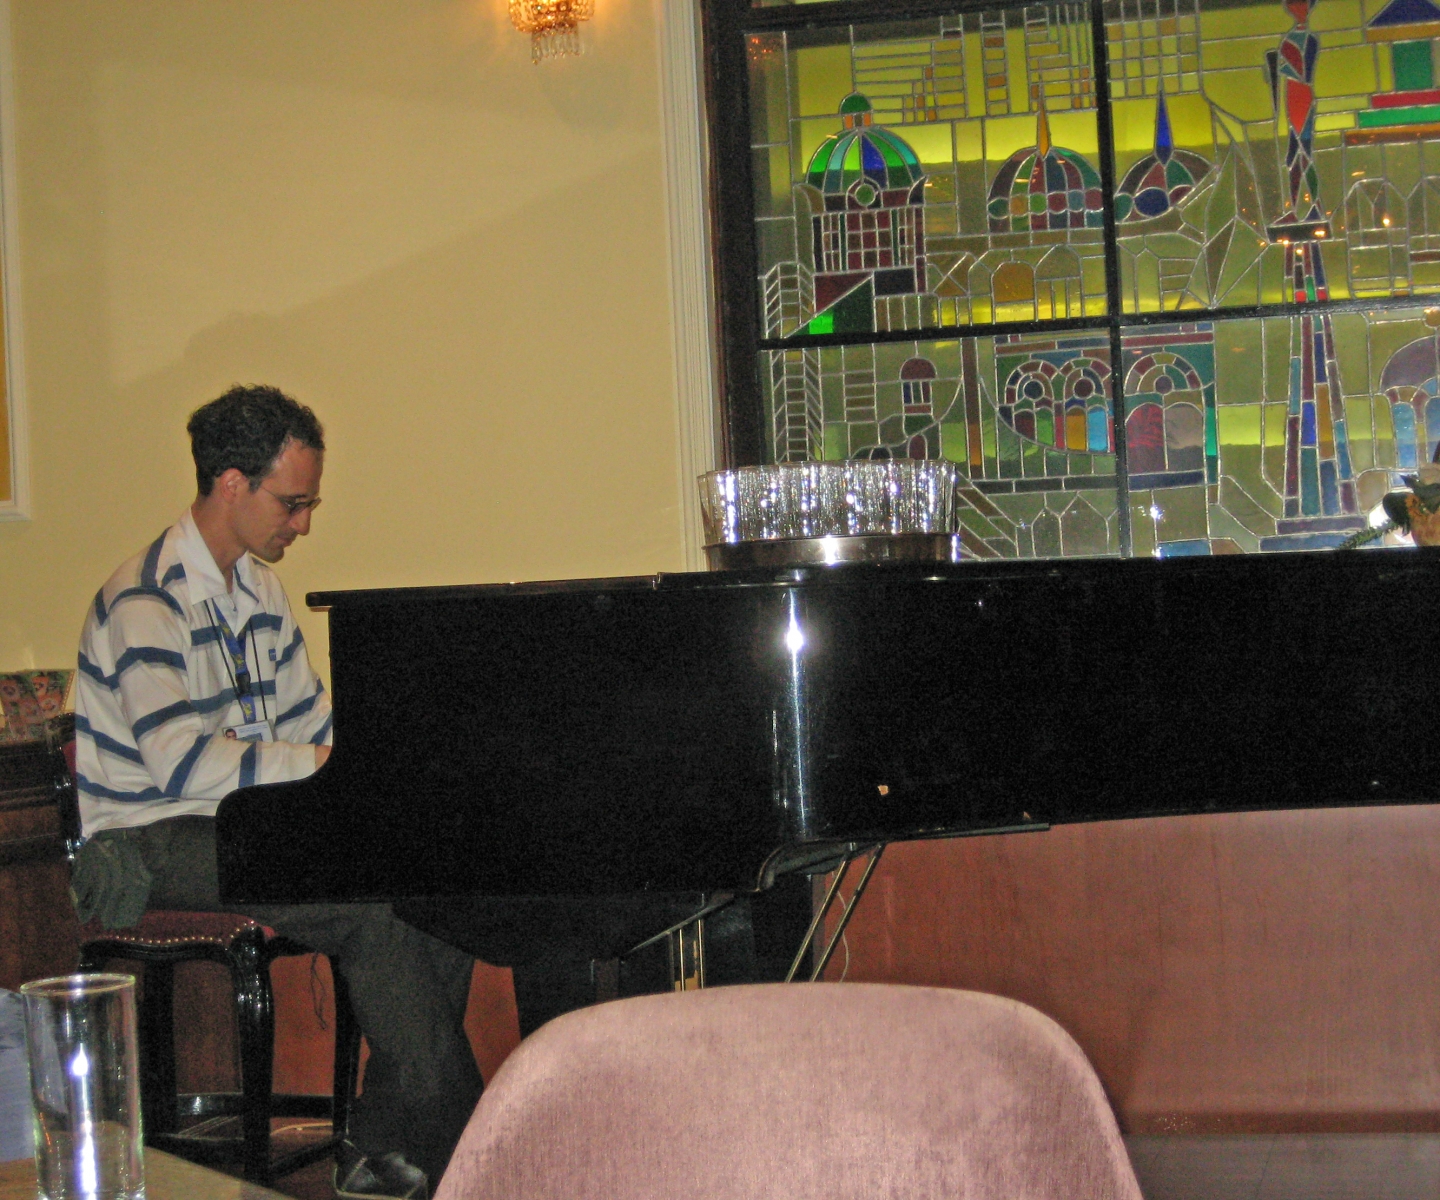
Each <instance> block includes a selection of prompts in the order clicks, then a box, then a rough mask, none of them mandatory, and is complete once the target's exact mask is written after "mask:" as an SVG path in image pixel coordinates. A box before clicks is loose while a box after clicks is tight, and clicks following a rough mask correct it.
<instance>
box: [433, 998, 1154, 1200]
mask: <svg viewBox="0 0 1440 1200" xmlns="http://www.w3.org/2000/svg"><path fill="white" fill-rule="evenodd" d="M771 1196H774V1197H787V1198H796V1200H809V1198H814V1200H821V1198H822V1197H823V1198H825V1200H837V1198H843V1197H857V1198H858V1197H865V1198H867V1200H876V1198H879V1197H930V1196H936V1197H940V1196H944V1197H965V1198H966V1200H1039V1198H1041V1197H1046V1198H1054V1200H1140V1193H1139V1189H1138V1187H1137V1186H1136V1183H1135V1177H1134V1174H1133V1173H1132V1171H1131V1169H1130V1164H1129V1160H1128V1158H1127V1157H1126V1153H1125V1148H1124V1145H1123V1144H1122V1142H1121V1140H1120V1134H1119V1130H1118V1129H1117V1127H1116V1124H1115V1119H1114V1116H1113V1115H1112V1113H1111V1110H1110V1106H1109V1104H1108V1103H1107V1102H1106V1099H1105V1096H1104V1093H1103V1091H1102V1089H1101V1086H1100V1082H1099V1080H1098V1079H1097V1078H1096V1076H1095V1073H1094V1071H1093V1070H1092V1069H1091V1067H1090V1064H1089V1063H1088V1062H1087V1061H1086V1059H1085V1056H1084V1054H1083V1053H1082V1052H1081V1050H1080V1048H1079V1047H1078V1046H1077V1045H1076V1044H1075V1042H1074V1041H1073V1040H1072V1039H1071V1038H1070V1036H1069V1035H1068V1034H1066V1033H1065V1031H1064V1030H1062V1029H1061V1028H1060V1027H1059V1026H1058V1025H1056V1024H1055V1023H1054V1022H1053V1021H1051V1020H1050V1019H1049V1018H1048V1017H1046V1016H1044V1015H1042V1014H1041V1013H1039V1012H1037V1011H1035V1010H1034V1009H1032V1008H1028V1007H1026V1006H1025V1005H1023V1004H1019V1003H1017V1002H1015V1001H1013V1000H1006V999H1002V998H1000V997H997V996H987V995H981V994H980V993H977V992H963V991H953V990H945V989H939V988H918V987H901V986H895V985H887V984H805V985H795V984H792V985H784V984H762V985H754V986H747V987H725V988H715V989H712V990H708V991H702V992H691V993H686V994H680V995H666V996H643V997H637V998H635V999H631V1000H622V1001H618V1002H615V1003H611V1004H605V1005H601V1006H598V1007H595V1008H589V1009H584V1010H582V1011H579V1012H574V1013H570V1014H568V1015H566V1016H564V1017H561V1018H559V1019H558V1020H555V1021H553V1022H551V1023H550V1024H549V1025H546V1026H545V1027H544V1028H542V1029H541V1030H539V1031H538V1032H537V1033H536V1034H535V1035H534V1036H532V1037H531V1038H529V1039H528V1040H527V1041H525V1042H524V1043H522V1044H521V1046H520V1048H519V1049H518V1050H516V1052H515V1053H514V1054H513V1055H511V1057H510V1058H509V1059H508V1060H507V1061H506V1063H505V1065H504V1066H503V1067H502V1068H501V1070H500V1071H499V1072H498V1074H497V1075H496V1078H495V1080H494V1082H493V1083H492V1085H491V1086H490V1087H489V1088H488V1089H487V1090H486V1092H485V1095H484V1096H483V1097H482V1098H481V1101H480V1104H479V1106H478V1107H477V1109H476V1110H475V1113H474V1115H473V1116H472V1118H471V1120H470V1124H469V1126H468V1128H467V1129H466V1131H465V1135H464V1137H463V1138H462V1139H461V1141H460V1146H459V1148H458V1149H457V1150H456V1152H455V1156H454V1158H453V1159H452V1160H451V1164H450V1168H449V1170H448V1171H447V1172H446V1174H445V1178H444V1179H443V1180H442V1182H441V1185H440V1187H439V1190H438V1192H437V1193H436V1197H435V1200H482V1198H483V1200H502V1198H503V1200H584V1198H586V1197H595V1198H597V1200H599V1198H602V1197H603V1198H604V1200H627V1198H629V1197H634V1198H637V1200H638V1198H641V1197H644V1198H645V1200H664V1198H669V1197H677V1198H678V1197H684V1198H685V1200H741V1198H744V1200H752V1198H758V1197H771Z"/></svg>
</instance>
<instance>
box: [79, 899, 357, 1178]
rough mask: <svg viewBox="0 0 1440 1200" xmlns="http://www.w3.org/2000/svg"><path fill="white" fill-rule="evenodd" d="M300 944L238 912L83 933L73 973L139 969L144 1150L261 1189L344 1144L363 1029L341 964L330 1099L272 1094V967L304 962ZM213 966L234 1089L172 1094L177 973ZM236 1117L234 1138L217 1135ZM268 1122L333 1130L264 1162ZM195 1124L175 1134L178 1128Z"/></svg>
mask: <svg viewBox="0 0 1440 1200" xmlns="http://www.w3.org/2000/svg"><path fill="white" fill-rule="evenodd" d="M309 953H311V951H310V950H309V949H308V948H306V947H305V946H302V945H300V944H299V943H298V942H294V941H291V940H290V939H288V938H284V937H279V936H276V934H275V933H274V932H273V931H271V930H269V929H266V928H265V927H264V926H263V925H261V924H259V922H257V921H254V920H252V919H251V918H249V917H245V916H240V915H238V914H236V913H212V912H179V911H174V912H171V911H164V910H159V911H155V912H147V913H145V914H144V916H142V917H141V918H140V920H139V922H138V923H137V924H135V925H132V926H129V927H127V928H124V929H103V928H101V927H100V925H99V923H98V922H94V921H92V922H90V923H89V924H88V925H85V926H82V927H81V930H80V970H82V971H94V970H99V969H101V968H102V967H103V966H104V965H105V963H106V962H108V961H109V960H110V959H116V958H120V959H127V960H130V961H135V962H139V963H140V964H142V967H143V971H142V980H143V982H142V985H141V989H140V1002H139V1024H140V1097H141V1108H142V1110H143V1113H144V1121H145V1141H146V1144H147V1145H151V1146H155V1147H157V1148H158V1149H161V1150H166V1151H169V1152H170V1153H172V1154H178V1155H179V1156H181V1157H182V1158H187V1159H190V1160H191V1161H194V1162H199V1163H214V1162H225V1161H233V1160H235V1159H237V1158H238V1159H239V1160H240V1161H241V1162H242V1163H243V1167H244V1172H245V1178H246V1179H248V1180H250V1181H251V1182H253V1183H259V1184H267V1183H269V1182H270V1181H271V1180H273V1179H276V1178H278V1177H279V1176H282V1175H286V1174H288V1173H289V1172H291V1171H294V1170H296V1169H298V1168H299V1167H302V1166H305V1165H306V1164H308V1163H311V1162H315V1161H316V1160H318V1159H320V1158H323V1157H325V1156H326V1155H327V1154H329V1153H330V1152H331V1151H332V1150H333V1149H334V1147H335V1145H336V1143H337V1142H339V1141H340V1139H341V1138H343V1137H344V1136H345V1133H346V1129H347V1126H348V1123H349V1115H350V1104H351V1102H352V1100H353V1098H354V1095H355V1083H356V1077H357V1075H358V1072H359V1062H360V1027H359V1025H358V1023H357V1022H356V1020H355V1014H354V1011H353V1010H352V1008H351V1006H350V994H349V989H348V988H347V987H346V985H345V979H344V977H343V976H342V975H341V974H340V969H339V963H338V962H337V961H336V959H335V958H333V957H332V958H331V959H330V973H331V977H332V978H333V980H334V985H335V1067H334V1091H333V1095H331V1096H300V1095H288V1094H286V1095H276V1094H275V1093H274V1092H273V1091H272V1083H273V1073H274V1048H275V1004H274V996H273V993H272V992H271V988H270V964H271V963H272V962H274V961H275V960H276V959H277V958H282V957H285V956H289V955H300V954H309ZM183 962H216V963H220V964H221V965H222V966H224V967H226V968H228V969H229V972H230V978H231V981H232V983H233V986H234V1003H235V1016H236V1020H237V1022H238V1025H239V1029H238V1033H239V1037H238V1041H239V1051H240V1053H239V1058H240V1091H238V1092H205V1093H198V1094H184V1095H177V1093H176V1084H175V1031H174V1024H175V1023H174V985H175V967H176V965H177V964H178V963H183ZM237 1116H238V1117H239V1118H240V1127H241V1135H240V1136H239V1137H235V1136H233V1135H231V1136H226V1135H225V1133H224V1129H223V1127H224V1126H226V1125H229V1124H232V1121H231V1120H230V1119H231V1118H234V1117H237ZM272 1117H311V1118H319V1119H324V1118H328V1119H329V1120H330V1122H331V1129H332V1134H331V1136H330V1137H328V1138H326V1139H324V1140H323V1141H321V1142H318V1143H315V1144H312V1145H309V1146H305V1147H304V1148H302V1149H300V1150H297V1151H294V1152H292V1153H289V1154H286V1155H284V1156H282V1157H281V1158H279V1159H277V1160H275V1161H273V1162H272V1161H271V1158H270V1121H271V1118H272ZM191 1119H195V1120H194V1121H193V1123H191V1124H188V1125H187V1126H186V1127H185V1128H183V1129H182V1128H181V1122H182V1121H189V1120H191Z"/></svg>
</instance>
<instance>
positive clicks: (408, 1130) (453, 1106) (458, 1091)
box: [100, 816, 481, 1185]
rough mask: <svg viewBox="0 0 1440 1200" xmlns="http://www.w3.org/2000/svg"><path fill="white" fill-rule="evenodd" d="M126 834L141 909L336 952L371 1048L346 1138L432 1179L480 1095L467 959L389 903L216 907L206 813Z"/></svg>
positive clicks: (211, 834) (212, 850)
mask: <svg viewBox="0 0 1440 1200" xmlns="http://www.w3.org/2000/svg"><path fill="white" fill-rule="evenodd" d="M137 835H138V836H137ZM100 836H104V835H103V834H102V835H100ZM130 836H131V837H132V838H134V839H135V840H136V841H137V842H138V847H139V850H140V854H141V856H142V857H143V858H144V860H145V865H146V867H147V868H148V869H149V871H150V874H151V877H152V880H151V885H150V897H149V900H148V902H147V904H146V907H147V908H151V909H162V908H175V909H192V910H199V911H211V912H220V911H223V912H237V913H241V914H243V915H245V916H248V917H253V918H254V919H255V920H257V921H259V922H260V923H261V924H263V925H267V926H269V927H270V928H271V929H274V930H275V931H276V932H277V933H281V934H284V935H285V936H286V937H289V938H293V939H294V940H295V941H297V942H301V943H303V944H304V945H306V946H309V947H310V948H311V949H312V950H316V951H319V952H320V953H322V954H333V955H335V956H336V957H337V958H338V959H339V961H340V970H341V972H342V973H343V974H344V976H345V981H346V983H348V984H349V985H350V999H351V1003H352V1004H353V1005H354V1008H355V1015H356V1017H357V1018H358V1020H359V1022H360V1029H361V1032H363V1033H364V1035H365V1040H366V1041H367V1042H368V1043H369V1046H370V1058H369V1060H368V1062H367V1063H366V1065H365V1078H364V1085H363V1086H364V1091H363V1093H362V1094H361V1095H360V1097H359V1099H358V1100H357V1102H356V1104H355V1107H354V1109H353V1110H352V1113H351V1117H350V1137H351V1140H352V1141H353V1142H354V1143H355V1144H356V1145H357V1146H358V1147H359V1148H360V1149H361V1150H364V1151H365V1152H366V1153H371V1154H382V1153H385V1152H388V1151H391V1150H399V1151H402V1152H403V1153H404V1155H405V1157H406V1158H407V1159H409V1160H410V1161H411V1162H412V1163H414V1164H415V1165H416V1166H418V1167H420V1168H421V1169H422V1170H424V1171H425V1172H426V1173H427V1174H429V1176H430V1179H431V1182H432V1185H433V1184H434V1183H435V1182H437V1181H438V1180H439V1178H440V1175H441V1173H442V1172H443V1171H444V1169H445V1164H446V1163H447V1162H448V1161H449V1159H450V1153H451V1151H452V1150H454V1148H455V1143H456V1142H457V1141H458V1140H459V1138H460V1134H461V1132H462V1131H463V1130H464V1128H465V1124H466V1122H467V1121H468V1120H469V1118H470V1113H471V1111H472V1110H473V1109H474V1107H475V1103H476V1101H477V1100H479V1098H480V1089H481V1082H480V1071H479V1069H478V1068H477V1067H476V1065H475V1056H474V1054H473V1052H472V1051H471V1049H470V1043H469V1040H468V1039H467V1038H466V1036H465V1028H464V1023H465V1003H466V1000H467V999H468V997H469V994H470V973H471V968H472V966H473V965H474V959H472V958H471V957H470V956H469V955H468V954H465V953H463V952H462V951H460V950H457V949H455V948H454V947H453V946H450V945H448V944H446V943H445V942H441V941H438V940H437V939H435V938H433V937H431V936H429V935H428V934H425V933H421V932H420V930H418V929H416V928H415V927H414V926H411V925H407V924H406V923H405V922H404V921H402V920H400V919H399V918H398V917H396V916H395V915H394V913H392V912H391V910H390V905H388V904H254V905H249V904H244V905H234V904H221V903H220V887H219V881H218V878H217V867H216V857H215V821H214V819H213V818H211V817H196V816H187V817H172V818H170V819H168V820H164V821H157V822H155V823H154V824H152V825H147V826H145V827H144V828H143V830H141V831H136V833H132V834H131V835H130Z"/></svg>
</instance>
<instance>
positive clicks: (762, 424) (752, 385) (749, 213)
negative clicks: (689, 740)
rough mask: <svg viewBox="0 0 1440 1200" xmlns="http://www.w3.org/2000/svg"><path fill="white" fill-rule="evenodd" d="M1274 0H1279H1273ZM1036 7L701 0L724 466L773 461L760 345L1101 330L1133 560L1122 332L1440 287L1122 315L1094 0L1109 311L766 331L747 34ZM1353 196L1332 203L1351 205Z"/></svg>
mask: <svg viewBox="0 0 1440 1200" xmlns="http://www.w3.org/2000/svg"><path fill="white" fill-rule="evenodd" d="M1256 2H1257V0H1218V2H1217V0H1207V2H1206V5H1205V7H1206V8H1207V9H1213V8H1247V7H1253V6H1254V5H1255V3H1256ZM1274 2H1275V3H1278V2H1279V0H1274ZM1026 7H1034V0H1032V2H1031V4H1029V5H1027V4H1025V3H1015V2H1005V3H999V4H997V3H993V2H990V3H987V2H986V0H895V2H893V3H891V2H887V0H818V2H815V3H803V4H781V5H775V6H769V7H760V6H752V5H751V3H750V2H749V0H700V9H701V27H702V55H703V58H704V66H705V99H706V113H707V118H708V134H709V172H708V174H709V192H710V219H711V231H712V232H711V238H712V256H713V257H712V263H713V272H714V286H715V323H716V343H717V350H718V353H717V362H716V375H717V382H718V396H719V406H720V421H719V430H720V434H721V437H720V445H719V447H718V456H717V457H718V459H719V462H718V464H717V465H718V466H721V467H725V468H734V467H741V466H750V465H755V464H760V463H765V462H769V461H770V460H771V459H770V454H769V451H768V449H767V442H768V438H767V429H766V416H765V400H764V393H763V391H762V388H761V383H760V372H759V370H758V369H757V363H758V361H759V356H760V354H761V353H763V352H764V351H767V350H776V349H801V348H823V347H827V346H841V345H859V344H880V343H885V342H924V341H931V340H940V341H953V340H956V339H960V338H971V337H974V338H985V337H993V336H996V335H1002V334H1017V333H1018V334H1033V333H1039V332H1045V333H1053V334H1066V333H1086V332H1088V333H1098V332H1101V331H1103V332H1105V333H1106V334H1107V335H1108V340H1109V353H1110V370H1111V374H1110V381H1111V382H1110V392H1111V394H1110V406H1111V429H1112V438H1113V442H1114V450H1113V452H1114V454H1115V459H1116V467H1115V484H1116V495H1117V505H1118V507H1117V516H1116V524H1117V530H1116V531H1117V535H1118V540H1119V557H1121V558H1128V557H1132V555H1133V553H1134V551H1133V537H1132V529H1131V500H1130V493H1131V487H1130V472H1129V455H1128V452H1127V446H1126V436H1125V435H1126V429H1125V426H1126V420H1127V416H1128V414H1127V412H1126V397H1125V392H1124V378H1123V371H1122V364H1123V362H1124V352H1123V341H1124V338H1125V336H1126V334H1128V333H1131V332H1138V331H1142V330H1144V329H1146V328H1149V327H1155V326H1173V325H1176V324H1179V323H1185V324H1189V323H1191V322H1206V321H1209V322H1231V321H1239V320H1246V319H1257V318H1276V317H1285V318H1294V317H1297V316H1303V315H1319V314H1320V313H1329V314H1335V313H1342V312H1365V313H1379V312H1384V311H1387V310H1399V309H1415V308H1430V307H1436V306H1440V290H1437V291H1435V292H1424V291H1421V292H1411V293H1410V294H1407V295H1403V296H1395V295H1391V296H1367V297H1362V298H1358V299H1357V298H1353V297H1347V298H1344V299H1329V300H1325V301H1320V302H1316V303H1302V302H1298V301H1293V300H1291V301H1282V302H1272V303H1261V304H1251V305H1226V306H1219V307H1210V308H1185V309H1179V310H1177V309H1165V310H1161V311H1157V312H1133V313H1126V312H1125V311H1124V310H1123V307H1122V287H1123V280H1122V276H1121V270H1120V261H1119V254H1120V243H1119V240H1118V238H1117V232H1116V224H1117V222H1116V218H1115V205H1114V196H1115V191H1116V187H1117V182H1118V181H1117V179H1116V178H1115V154H1114V132H1113V126H1112V122H1111V88H1110V76H1109V44H1108V41H1107V33H1106V4H1105V0H1086V7H1087V9H1088V13H1089V24H1090V30H1091V39H1092V53H1093V56H1094V57H1093V62H1094V68H1095V114H1096V118H1095V119H1096V135H1097V140H1098V154H1097V158H1098V160H1099V161H1098V163H1097V170H1098V172H1099V175H1100V180H1101V189H1102V195H1103V199H1104V210H1103V211H1104V219H1103V251H1104V253H1103V258H1104V264H1105V297H1106V313H1105V315H1103V316H1098V317H1096V316H1090V317H1085V316H1081V317H1067V318H1064V319H1057V320H1046V321H1006V322H988V323H984V324H981V323H976V324H969V325H945V326H928V327H917V328H913V329H905V330H902V331H897V332H881V331H876V332H872V333H866V334H808V333H796V334H792V335H790V336H789V337H785V338H766V337H764V336H763V333H762V330H761V317H760V296H759V282H758V279H757V272H756V266H757V257H756V255H757V249H756V236H755V219H756V214H755V203H754V179H753V174H752V170H751V149H750V142H751V125H750V106H749V80H750V69H749V62H748V54H747V44H746V39H747V38H748V37H749V36H750V35H752V34H761V33H775V32H781V31H784V30H788V29H815V28H827V27H828V28H834V27H843V26H846V25H851V24H855V25H862V24H881V23H884V24H889V23H898V22H903V21H907V20H916V19H926V18H936V17H940V16H943V15H960V14H972V13H980V12H984V11H990V10H993V9H995V8H1005V9H1024V8H1026ZM1347 203H1348V196H1347V197H1341V198H1340V199H1339V201H1338V202H1332V203H1331V205H1330V207H1331V209H1332V210H1335V209H1337V208H1343V207H1344V206H1345V205H1346V204H1347Z"/></svg>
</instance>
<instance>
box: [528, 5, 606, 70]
mask: <svg viewBox="0 0 1440 1200" xmlns="http://www.w3.org/2000/svg"><path fill="white" fill-rule="evenodd" d="M594 15H595V0H510V23H511V24H512V25H514V26H515V28H516V29H518V30H519V31H520V32H521V33H528V34H529V35H530V61H531V62H533V63H538V62H540V61H541V60H542V59H546V58H558V57H560V55H562V54H579V53H580V22H581V21H588V20H589V19H590V18H591V17H593V16H594Z"/></svg>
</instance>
